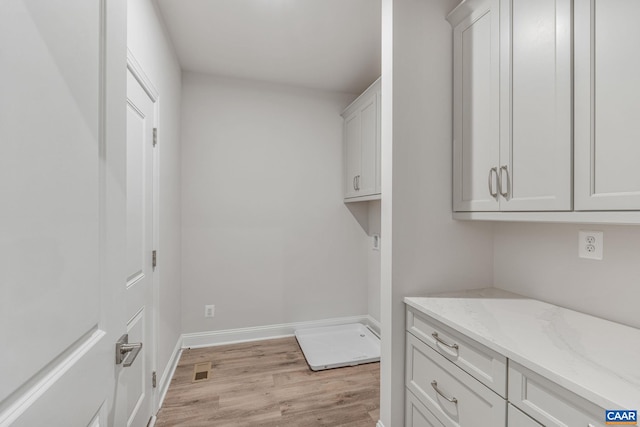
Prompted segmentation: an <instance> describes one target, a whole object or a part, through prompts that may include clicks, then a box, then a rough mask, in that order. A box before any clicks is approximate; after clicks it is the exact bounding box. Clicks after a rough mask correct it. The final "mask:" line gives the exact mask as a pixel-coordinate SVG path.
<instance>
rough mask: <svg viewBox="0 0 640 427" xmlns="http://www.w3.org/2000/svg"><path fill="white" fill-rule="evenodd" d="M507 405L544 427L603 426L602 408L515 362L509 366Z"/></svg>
mask: <svg viewBox="0 0 640 427" xmlns="http://www.w3.org/2000/svg"><path fill="white" fill-rule="evenodd" d="M509 401H510V402H511V403H512V404H513V405H514V406H516V407H517V408H519V409H521V410H522V411H523V412H525V413H527V414H529V415H530V416H531V417H532V418H534V419H536V420H537V421H540V423H542V424H543V425H544V426H546V427H566V426H584V427H604V425H605V421H604V413H605V410H604V409H603V408H600V407H598V406H596V405H594V404H592V403H590V402H587V401H586V400H585V399H583V398H581V397H579V396H576V395H575V394H573V393H571V392H570V391H568V390H566V389H564V388H563V387H560V386H559V385H557V384H555V383H553V382H551V381H549V380H548V379H546V378H544V377H543V376H541V375H539V374H536V373H535V372H533V371H531V370H530V369H527V368H525V367H523V366H520V365H518V364H517V363H515V362H510V364H509ZM509 425H512V424H509ZM515 425H516V426H519V425H520V424H515ZM525 425H527V426H528V424H525ZM533 425H535V424H533Z"/></svg>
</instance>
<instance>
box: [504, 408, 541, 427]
mask: <svg viewBox="0 0 640 427" xmlns="http://www.w3.org/2000/svg"><path fill="white" fill-rule="evenodd" d="M507 419H508V420H509V425H510V426H512V427H544V426H542V424H540V423H539V422H537V421H536V420H534V419H533V418H531V417H530V416H528V415H527V414H525V413H524V412H522V411H521V410H519V409H518V408H516V407H515V406H513V405H512V404H511V403H509V408H508V409H507Z"/></svg>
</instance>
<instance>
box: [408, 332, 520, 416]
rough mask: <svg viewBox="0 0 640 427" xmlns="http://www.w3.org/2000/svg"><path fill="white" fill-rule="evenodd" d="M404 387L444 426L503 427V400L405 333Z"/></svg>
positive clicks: (504, 405) (504, 412)
mask: <svg viewBox="0 0 640 427" xmlns="http://www.w3.org/2000/svg"><path fill="white" fill-rule="evenodd" d="M406 385H407V388H408V389H409V390H410V391H411V392H412V393H413V394H415V396H416V397H417V398H418V400H419V401H420V402H422V403H423V404H424V405H425V406H426V407H427V409H428V410H429V411H431V413H433V414H434V415H435V416H436V417H437V418H438V419H439V420H440V422H442V423H443V424H444V425H445V426H447V427H501V426H502V427H504V426H505V423H506V413H507V409H506V401H505V400H504V399H503V398H502V397H500V396H498V395H497V394H496V393H494V392H493V391H491V390H490V389H488V388H487V387H486V386H484V385H483V384H482V383H480V382H479V381H477V380H476V379H474V378H473V377H472V376H470V375H469V374H467V373H466V372H464V371H463V370H462V369H460V368H458V367H457V366H455V365H454V364H452V363H451V362H450V361H449V360H447V359H446V358H444V357H443V356H441V355H440V354H438V353H437V352H436V351H435V350H433V349H432V348H430V347H429V346H427V345H426V344H424V343H423V342H422V341H420V340H418V339H417V338H416V337H414V336H413V335H411V334H410V333H407V360H406Z"/></svg>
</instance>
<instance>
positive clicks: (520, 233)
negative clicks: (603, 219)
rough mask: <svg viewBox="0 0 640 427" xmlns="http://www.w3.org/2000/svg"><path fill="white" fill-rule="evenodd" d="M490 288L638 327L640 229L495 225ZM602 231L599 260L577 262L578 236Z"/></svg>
mask: <svg viewBox="0 0 640 427" xmlns="http://www.w3.org/2000/svg"><path fill="white" fill-rule="evenodd" d="M494 228H495V236H494V277H495V279H494V281H495V286H496V287H498V288H502V289H507V290H510V291H513V292H516V293H520V294H523V295H526V296H529V297H533V298H536V299H539V300H542V301H547V302H550V303H553V304H556V305H560V306H563V307H568V308H571V309H573V310H577V311H581V312H584V313H588V314H592V315H595V316H598V317H602V318H605V319H609V320H613V321H616V322H620V323H624V324H627V325H630V326H633V327H636V328H640V316H639V315H638V301H640V286H639V285H638V278H639V277H640V227H633V226H606V227H603V226H598V225H566V224H513V223H501V224H496V225H495V226H494ZM579 230H588V231H603V232H604V256H603V260H602V261H594V260H586V259H581V258H578V231H579Z"/></svg>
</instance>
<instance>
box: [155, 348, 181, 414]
mask: <svg viewBox="0 0 640 427" xmlns="http://www.w3.org/2000/svg"><path fill="white" fill-rule="evenodd" d="M182 341H183V338H182V336H180V337H179V338H178V341H177V342H176V346H175V347H174V348H173V352H172V353H171V357H170V358H169V363H167V366H166V368H165V370H164V372H163V373H162V377H160V381H159V382H158V395H157V396H158V400H157V402H158V404H157V407H156V412H157V411H159V410H160V408H162V403H163V402H164V398H165V396H166V395H167V391H168V390H169V384H171V379H172V378H173V374H174V373H175V372H176V367H177V366H178V362H179V361H180V355H181V354H182Z"/></svg>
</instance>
